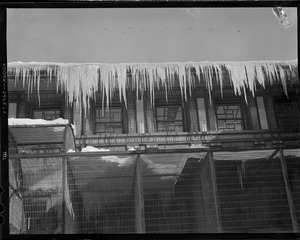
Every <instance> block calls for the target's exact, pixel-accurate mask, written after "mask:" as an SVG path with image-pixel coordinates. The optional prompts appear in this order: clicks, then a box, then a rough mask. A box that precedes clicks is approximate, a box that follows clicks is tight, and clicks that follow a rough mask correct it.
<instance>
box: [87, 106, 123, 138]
mask: <svg viewBox="0 0 300 240" xmlns="http://www.w3.org/2000/svg"><path fill="white" fill-rule="evenodd" d="M93 109H94V110H93V132H94V134H96V135H102V134H105V135H107V134H126V133H127V128H126V126H127V115H126V111H125V109H124V106H123V105H112V106H109V110H111V109H121V122H117V123H121V127H122V133H115V132H113V133H110V132H97V124H101V122H97V121H96V117H97V110H99V111H102V106H99V105H96V106H94V107H93ZM105 111H106V109H104V113H105Z"/></svg>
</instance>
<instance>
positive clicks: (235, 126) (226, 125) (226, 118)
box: [217, 103, 244, 131]
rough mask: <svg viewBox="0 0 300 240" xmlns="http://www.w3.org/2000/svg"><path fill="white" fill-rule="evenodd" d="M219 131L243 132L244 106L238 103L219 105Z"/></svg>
mask: <svg viewBox="0 0 300 240" xmlns="http://www.w3.org/2000/svg"><path fill="white" fill-rule="evenodd" d="M217 123H218V129H219V130H224V131H235V130H243V129H244V123H243V117H242V106H241V104H238V103H228V104H227V103H225V104H223V103H222V104H217Z"/></svg>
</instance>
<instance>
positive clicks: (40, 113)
mask: <svg viewBox="0 0 300 240" xmlns="http://www.w3.org/2000/svg"><path fill="white" fill-rule="evenodd" d="M60 117H61V113H60V109H33V110H32V118H34V119H45V120H54V119H57V118H60Z"/></svg>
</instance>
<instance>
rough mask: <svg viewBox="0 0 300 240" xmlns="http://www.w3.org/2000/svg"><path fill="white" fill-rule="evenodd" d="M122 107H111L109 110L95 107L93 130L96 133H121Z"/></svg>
mask: <svg viewBox="0 0 300 240" xmlns="http://www.w3.org/2000/svg"><path fill="white" fill-rule="evenodd" d="M123 126H124V124H123V109H122V107H112V108H110V109H109V111H106V110H104V111H102V109H101V108H96V113H95V131H96V133H115V134H118V133H123V132H124V130H123Z"/></svg>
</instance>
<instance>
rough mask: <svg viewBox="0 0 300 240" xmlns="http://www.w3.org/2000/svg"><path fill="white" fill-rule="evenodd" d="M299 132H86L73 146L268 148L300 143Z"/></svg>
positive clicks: (76, 139) (294, 145)
mask: <svg viewBox="0 0 300 240" xmlns="http://www.w3.org/2000/svg"><path fill="white" fill-rule="evenodd" d="M299 139H300V132H295V131H290V132H288V131H273V130H248V131H234V132H205V133H204V132H191V133H188V132H181V133H142V134H137V133H134V134H113V135H105V136H103V137H102V136H101V137H100V136H98V135H88V136H82V137H77V138H75V143H76V147H78V148H79V147H82V146H87V145H91V146H95V147H107V148H109V147H120V146H124V147H125V148H126V147H129V146H139V147H145V146H147V145H151V144H152V145H157V146H160V147H163V146H171V145H191V144H194V143H196V144H197V143H198V144H199V143H201V144H203V145H206V146H209V147H211V148H214V149H216V150H224V149H227V148H230V149H232V148H233V149H267V148H274V147H275V148H281V147H291V148H294V147H299Z"/></svg>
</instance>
